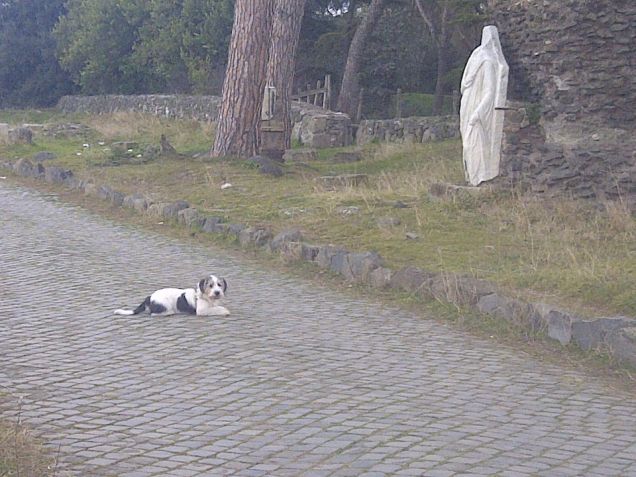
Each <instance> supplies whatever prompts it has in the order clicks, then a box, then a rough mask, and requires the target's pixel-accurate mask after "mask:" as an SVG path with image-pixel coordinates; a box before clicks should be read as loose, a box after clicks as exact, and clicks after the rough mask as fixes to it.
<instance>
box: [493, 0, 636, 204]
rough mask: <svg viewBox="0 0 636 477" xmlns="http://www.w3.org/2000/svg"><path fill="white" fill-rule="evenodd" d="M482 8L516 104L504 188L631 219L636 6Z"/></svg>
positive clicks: (623, 1) (586, 0)
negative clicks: (554, 196) (555, 196)
mask: <svg viewBox="0 0 636 477" xmlns="http://www.w3.org/2000/svg"><path fill="white" fill-rule="evenodd" d="M488 3H489V7H490V11H491V14H492V21H493V23H494V24H496V25H497V27H498V28H499V32H500V37H501V42H502V46H503V49H504V54H505V55H506V58H507V60H508V63H509V65H510V87H509V94H508V97H509V98H511V99H512V100H514V101H521V103H515V102H512V103H511V104H510V106H511V107H513V108H516V109H513V110H511V111H508V112H507V113H506V125H505V135H504V145H503V157H502V174H503V178H504V180H506V179H509V180H510V181H511V182H517V181H521V182H523V183H526V184H528V185H529V186H531V187H532V188H533V190H535V191H537V192H554V193H560V192H566V193H567V194H569V195H573V196H576V197H589V198H596V199H617V198H620V199H621V200H623V201H625V202H626V203H628V204H629V205H630V208H631V209H632V210H636V186H635V183H636V181H635V179H636V134H635V132H636V107H634V105H635V104H636V48H634V45H636V3H635V2H633V1H629V0H563V1H558V2H556V1H547V0H518V1H514V2H510V1H509V0H490V1H489V2H488ZM529 104H535V105H536V106H537V111H536V112H537V114H536V115H535V114H530V115H528V114H526V113H527V112H528V109H527V106H528V105H529ZM528 116H536V117H534V118H533V117H530V118H529V117H528ZM524 117H525V119H524Z"/></svg>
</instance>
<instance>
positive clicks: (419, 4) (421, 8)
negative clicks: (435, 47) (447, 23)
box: [415, 0, 438, 44]
mask: <svg viewBox="0 0 636 477" xmlns="http://www.w3.org/2000/svg"><path fill="white" fill-rule="evenodd" d="M415 5H416V6H417V9H418V11H419V12H420V15H421V17H422V20H424V23H426V26H427V27H428V29H429V31H430V32H431V37H432V38H433V41H434V42H435V43H436V44H437V43H438V38H437V29H436V28H435V23H433V19H432V18H431V17H430V16H429V15H428V13H427V12H426V10H425V9H424V6H423V5H422V0H415Z"/></svg>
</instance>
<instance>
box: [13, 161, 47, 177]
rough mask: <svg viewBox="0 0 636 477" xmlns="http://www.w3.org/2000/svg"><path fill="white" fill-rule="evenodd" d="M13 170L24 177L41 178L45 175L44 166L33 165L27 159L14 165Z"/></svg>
mask: <svg viewBox="0 0 636 477" xmlns="http://www.w3.org/2000/svg"><path fill="white" fill-rule="evenodd" d="M13 170H14V172H15V173H16V174H18V175H19V176H22V177H39V176H41V175H42V174H44V167H42V164H37V165H33V163H32V162H31V161H29V160H28V159H26V158H22V159H19V160H18V161H17V162H16V163H15V164H14V165H13Z"/></svg>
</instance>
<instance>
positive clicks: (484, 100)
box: [459, 26, 508, 186]
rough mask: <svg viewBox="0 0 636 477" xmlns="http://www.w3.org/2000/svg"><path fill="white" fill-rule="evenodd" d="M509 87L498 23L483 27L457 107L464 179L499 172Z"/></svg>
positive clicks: (479, 178) (490, 176) (475, 180)
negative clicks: (479, 43)
mask: <svg viewBox="0 0 636 477" xmlns="http://www.w3.org/2000/svg"><path fill="white" fill-rule="evenodd" d="M507 90H508V63H506V59H505V58H504V55H503V51H502V50H501V43H500V42H499V34H498V32H497V27H495V26H487V27H484V30H483V33H482V37H481V45H480V46H478V47H477V48H476V49H475V51H473V53H472V54H471V55H470V58H469V59H468V63H466V69H465V70H464V75H463V77H462V84H461V93H462V101H461V106H460V110H459V119H460V130H461V135H462V145H463V158H464V170H465V173H466V180H467V181H468V182H470V183H471V184H472V185H474V186H476V185H479V184H480V183H481V182H484V181H487V180H490V179H493V178H494V177H497V176H498V175H499V159H500V155H501V139H502V135H503V120H504V111H502V110H496V109H495V108H503V107H505V106H506V95H507Z"/></svg>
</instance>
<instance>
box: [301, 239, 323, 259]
mask: <svg viewBox="0 0 636 477" xmlns="http://www.w3.org/2000/svg"><path fill="white" fill-rule="evenodd" d="M319 252H320V247H319V246H318V245H310V244H308V243H305V242H302V243H301V248H300V258H301V260H305V261H306V262H315V261H316V260H317V259H318V253H319Z"/></svg>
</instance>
